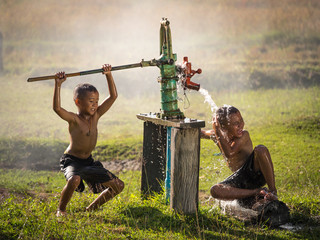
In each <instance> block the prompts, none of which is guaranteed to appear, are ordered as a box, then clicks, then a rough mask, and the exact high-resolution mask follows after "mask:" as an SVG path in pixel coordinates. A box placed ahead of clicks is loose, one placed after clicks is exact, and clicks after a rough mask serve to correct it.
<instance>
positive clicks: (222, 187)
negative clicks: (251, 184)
mask: <svg viewBox="0 0 320 240" xmlns="http://www.w3.org/2000/svg"><path fill="white" fill-rule="evenodd" d="M210 192H211V195H212V197H214V198H217V199H220V200H234V199H242V198H248V197H252V196H257V195H259V194H262V193H261V189H260V188H256V189H242V188H236V187H231V186H229V185H226V184H216V185H214V186H212V187H211V190H210Z"/></svg>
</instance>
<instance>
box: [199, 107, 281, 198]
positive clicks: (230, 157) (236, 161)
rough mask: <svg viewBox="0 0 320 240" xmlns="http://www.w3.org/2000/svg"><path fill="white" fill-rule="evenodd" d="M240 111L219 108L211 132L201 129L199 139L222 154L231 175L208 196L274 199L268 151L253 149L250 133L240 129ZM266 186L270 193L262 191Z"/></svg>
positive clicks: (263, 148)
mask: <svg viewBox="0 0 320 240" xmlns="http://www.w3.org/2000/svg"><path fill="white" fill-rule="evenodd" d="M243 127H244V121H243V119H242V116H241V114H240V111H239V110H238V109H237V108H235V107H233V106H226V105H225V106H223V107H220V108H219V109H218V110H217V111H216V114H215V117H214V118H213V129H212V130H208V131H204V130H201V137H202V138H205V139H212V140H213V141H214V142H215V143H216V144H217V145H218V147H219V149H220V151H221V153H222V154H223V156H224V158H225V160H226V162H227V165H228V167H229V168H230V170H231V171H232V172H233V174H232V175H231V176H229V177H228V178H227V179H225V180H224V181H223V182H221V183H218V184H215V185H214V186H212V188H211V195H212V197H214V198H217V199H220V200H234V199H239V200H240V201H239V202H240V203H241V201H245V200H246V199H247V200H248V199H250V200H253V199H255V198H257V197H264V199H266V200H276V199H277V189H276V187H275V178H274V171H273V164H272V161H271V156H270V153H269V151H268V149H267V148H266V147H265V146H263V145H258V146H256V147H255V148H253V146H252V141H251V139H250V136H249V132H248V131H246V130H244V129H243ZM266 183H267V185H268V188H269V190H267V189H266V188H262V187H263V186H264V185H265V184H266Z"/></svg>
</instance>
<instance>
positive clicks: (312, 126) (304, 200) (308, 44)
mask: <svg viewBox="0 0 320 240" xmlns="http://www.w3.org/2000/svg"><path fill="white" fill-rule="evenodd" d="M0 5H1V8H0V13H1V14H0V29H1V33H2V35H3V45H2V56H3V66H4V70H3V71H2V72H0V89H1V94H0V126H1V127H0V193H1V194H0V208H1V211H0V239H317V238H318V236H319V234H320V230H319V223H320V219H319V216H320V209H319V206H320V202H319V195H320V192H319V191H320V190H319V189H320V188H319V183H320V172H319V171H320V159H319V156H320V147H319V142H320V141H319V140H320V139H319V138H320V137H319V136H320V127H319V126H320V122H319V119H320V116H319V114H320V112H319V109H320V89H319V76H320V73H319V56H320V48H319V43H320V33H319V29H320V27H319V26H320V18H319V16H320V13H319V12H320V8H319V3H318V1H317V0H301V1H292V0H284V1H281V2H279V1H273V0H272V1H263V0H254V1H242V0H235V1H233V0H232V1H229V0H228V1H223V2H222V1H221V2H217V1H205V0H203V1H200V2H199V4H198V5H197V6H196V8H197V11H195V5H194V1H184V2H183V4H182V2H180V1H177V2H170V3H169V2H166V1H163V2H161V3H160V2H159V3H158V2H157V3H153V2H152V3H151V2H150V1H142V2H141V1H140V2H139V4H138V3H133V2H131V1H127V0H123V1H122V0H121V1H108V4H104V3H102V2H101V1H92V2H90V3H88V2H86V1H75V0H69V1H65V2H63V3H57V2H56V1H53V0H48V1H45V2H41V3H39V2H38V1H26V0H19V1H14V0H13V1H2V0H0ZM141 5H143V6H144V8H141ZM146 9H148V11H146ZM177 9H179V11H177ZM13 13H14V14H13ZM17 15H19V18H17V17H16V16H17ZM48 16H50V17H48ZM137 16H138V17H137ZM163 16H167V17H168V18H169V20H170V22H171V31H172V37H173V39H172V40H173V48H174V52H176V53H177V55H178V62H179V60H181V59H182V56H184V55H186V56H189V59H190V61H191V62H192V63H193V68H198V67H200V68H202V70H203V73H202V74H201V75H198V76H196V77H194V79H193V81H195V82H199V83H200V84H201V87H203V88H205V89H207V90H209V91H210V94H211V96H212V98H213V100H214V101H215V102H216V103H217V105H219V106H220V105H223V104H231V105H234V106H236V107H238V108H239V109H240V111H241V113H242V115H243V117H244V120H245V123H246V128H247V129H248V130H249V132H250V135H251V138H252V140H253V143H254V145H258V144H264V145H266V146H267V147H268V148H269V150H270V152H271V156H272V160H273V162H274V168H275V175H276V185H277V187H278V191H279V197H280V199H281V200H282V201H284V202H285V203H286V204H287V205H288V206H289V208H290V211H291V220H290V223H292V224H300V225H301V226H302V229H300V230H298V231H295V232H293V231H286V230H281V229H271V228H268V227H267V226H266V225H264V224H261V225H254V226H251V225H246V224H245V223H244V222H241V221H239V220H237V219H235V218H233V217H231V216H226V215H223V214H221V211H220V210H219V209H218V208H217V207H216V206H213V205H212V204H210V203H208V202H205V201H206V200H207V199H208V197H209V189H210V187H211V186H212V184H214V183H216V182H219V181H221V180H223V179H224V178H225V177H226V176H228V175H229V174H230V171H229V170H228V169H227V167H226V166H225V162H224V160H223V159H222V158H221V156H215V155H214V154H215V153H218V152H219V151H218V149H217V147H216V146H214V144H213V143H212V142H210V141H206V140H201V156H200V176H199V177H200V181H199V182H200V186H199V191H200V192H199V197H200V206H199V212H198V213H197V214H196V215H180V214H177V213H175V212H173V211H172V210H171V209H170V208H169V206H168V205H166V204H165V199H164V196H163V195H162V194H160V195H156V196H153V197H151V198H150V199H142V198H141V197H140V177H141V173H140V172H139V171H120V172H119V173H117V174H118V175H119V177H120V178H121V179H122V180H123V181H124V182H125V184H126V187H125V190H124V192H122V193H121V194H120V195H119V196H117V197H116V198H115V199H114V200H112V201H111V202H110V203H108V204H106V205H105V206H103V208H101V209H100V210H98V211H96V212H93V213H86V212H84V211H83V209H84V208H85V207H86V206H87V205H88V204H89V203H90V202H91V201H92V200H93V199H94V198H95V196H94V195H93V194H91V193H89V192H88V190H87V189H86V190H85V192H84V193H83V194H78V193H75V194H74V197H73V198H72V200H71V202H70V204H69V208H68V213H69V215H68V218H66V219H64V221H63V223H60V222H58V220H57V219H56V217H55V215H54V213H55V210H56V208H57V205H58V201H59V196H60V191H61V189H62V188H63V186H64V184H65V179H64V176H63V174H62V173H60V172H58V171H57V169H58V167H59V166H58V159H59V157H60V155H61V153H62V152H63V151H64V149H65V148H66V146H67V144H68V134H67V124H66V123H65V122H64V121H62V120H61V119H59V117H58V116H56V115H55V113H54V112H53V111H52V95H53V83H52V82H51V81H44V82H38V83H27V82H26V79H27V78H28V77H31V76H39V75H48V74H53V73H55V72H57V71H60V70H65V71H67V72H75V71H81V70H88V69H95V68H98V67H99V66H101V65H102V64H103V63H105V62H108V63H111V64H112V65H122V64H128V63H132V62H137V61H140V60H141V58H145V59H146V60H148V59H149V58H150V59H151V58H155V57H157V54H158V50H159V46H158V41H159V39H158V34H159V32H158V30H159V20H160V19H161V17H163ZM185 16H188V18H186V17H185ZM204 23H205V24H204ZM93 26H94V27H93ZM141 36H143V38H141ZM113 75H114V78H115V80H116V84H117V87H118V92H119V97H118V99H117V101H116V102H115V104H114V105H113V106H112V108H111V109H110V111H108V113H107V114H106V115H105V116H103V118H101V120H100V122H99V126H98V129H99V139H98V146H97V147H96V149H95V151H94V157H95V158H96V159H99V160H101V161H109V160H124V159H139V158H140V157H141V148H142V122H141V121H140V120H138V119H137V118H136V116H135V115H136V114H139V113H143V112H150V111H151V112H158V111H159V108H160V94H159V85H158V83H157V76H158V75H159V71H158V69H156V68H154V69H153V68H146V69H143V70H141V69H136V70H134V69H133V70H128V72H126V71H121V72H119V73H118V72H114V74H113ZM83 81H87V82H92V83H93V84H94V85H96V86H97V88H98V90H99V91H100V98H101V99H103V98H104V97H106V90H107V89H106V84H105V80H104V77H103V76H98V75H94V76H88V77H86V78H72V80H71V79H70V80H68V81H67V82H66V83H65V84H64V85H63V88H62V94H61V98H62V103H63V104H62V105H63V107H64V108H66V109H67V110H70V111H76V108H75V106H74V103H73V101H72V89H73V88H74V86H75V85H76V84H77V83H79V82H83ZM180 97H181V98H182V99H184V96H183V93H182V92H180ZM187 97H188V100H189V103H190V106H189V104H188V101H187V100H186V99H185V101H184V102H180V103H179V105H180V108H181V109H182V111H183V112H184V113H185V115H186V116H187V117H190V118H197V119H203V120H205V122H206V128H210V124H211V123H210V121H211V111H210V107H209V106H208V105H207V104H206V103H205V104H204V103H203V101H204V98H203V96H201V95H200V94H199V93H197V92H187ZM184 107H185V108H184ZM39 169H41V171H38V170H39ZM49 170H50V171H49Z"/></svg>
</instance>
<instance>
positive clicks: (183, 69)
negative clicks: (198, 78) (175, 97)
mask: <svg viewBox="0 0 320 240" xmlns="http://www.w3.org/2000/svg"><path fill="white" fill-rule="evenodd" d="M177 68H178V69H177V70H178V72H179V73H180V75H181V76H182V85H183V87H184V89H187V88H189V89H193V90H196V91H199V89H200V84H198V83H194V82H192V81H191V78H192V77H193V76H194V75H195V74H196V73H198V74H201V73H202V70H201V69H200V68H198V70H196V71H195V70H192V69H191V62H189V61H188V57H184V58H183V63H182V64H181V65H178V66H177Z"/></svg>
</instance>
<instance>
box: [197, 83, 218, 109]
mask: <svg viewBox="0 0 320 240" xmlns="http://www.w3.org/2000/svg"><path fill="white" fill-rule="evenodd" d="M199 92H200V93H201V94H202V95H203V96H204V102H207V103H209V105H210V107H211V112H212V114H214V113H215V112H216V110H217V109H218V106H217V104H216V103H215V102H214V101H213V100H212V98H211V96H210V94H209V92H208V91H207V90H206V89H204V88H201V87H200V89H199Z"/></svg>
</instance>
